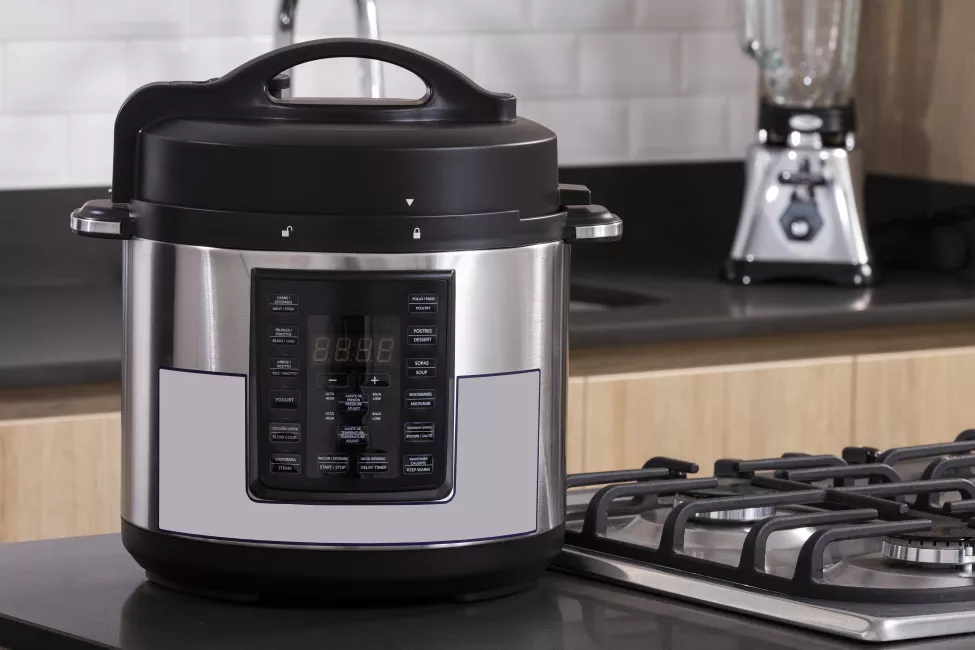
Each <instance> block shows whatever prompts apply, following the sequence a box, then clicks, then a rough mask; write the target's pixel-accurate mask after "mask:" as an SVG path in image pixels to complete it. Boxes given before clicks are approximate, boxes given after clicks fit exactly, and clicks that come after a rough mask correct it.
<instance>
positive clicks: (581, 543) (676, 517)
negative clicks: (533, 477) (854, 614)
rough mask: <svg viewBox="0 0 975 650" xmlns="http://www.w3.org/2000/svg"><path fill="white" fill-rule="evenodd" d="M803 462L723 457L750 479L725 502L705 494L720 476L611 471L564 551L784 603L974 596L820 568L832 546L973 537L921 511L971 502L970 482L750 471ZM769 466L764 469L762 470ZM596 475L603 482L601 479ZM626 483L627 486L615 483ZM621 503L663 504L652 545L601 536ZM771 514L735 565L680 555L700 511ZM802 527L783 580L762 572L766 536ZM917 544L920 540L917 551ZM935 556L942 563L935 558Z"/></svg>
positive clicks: (971, 589)
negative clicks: (840, 580)
mask: <svg viewBox="0 0 975 650" xmlns="http://www.w3.org/2000/svg"><path fill="white" fill-rule="evenodd" d="M811 458H816V457H810V456H806V457H803V456H790V457H787V458H780V459H771V461H768V462H767V461H726V462H724V465H723V469H724V470H725V471H724V472H722V473H721V474H720V475H721V476H722V477H728V476H734V477H736V478H746V477H748V476H750V478H748V479H747V481H745V483H747V484H748V486H749V488H748V490H744V491H750V492H752V493H750V494H744V495H740V494H739V495H735V496H721V495H720V494H718V493H716V492H715V491H716V490H717V491H718V492H720V489H721V482H722V480H724V479H719V478H709V479H687V478H681V479H664V480H640V479H632V478H628V477H627V472H625V471H624V472H619V473H618V474H617V476H616V477H615V481H616V482H617V483H616V484H612V485H607V486H605V487H603V488H601V489H599V490H598V491H597V492H596V493H595V494H594V495H593V496H592V498H591V499H590V501H589V505H588V506H587V508H586V510H585V513H584V518H583V521H582V522H581V523H582V525H581V529H579V530H574V529H570V530H568V531H567V533H566V542H567V544H568V545H569V546H575V547H577V548H580V549H586V550H590V551H595V552H597V553H604V554H607V555H610V556H616V557H619V558H622V559H626V560H628V561H631V562H635V563H637V564H646V565H650V566H657V567H661V568H665V569H673V570H676V571H680V572H686V573H690V574H695V575H699V576H703V577H706V578H711V579H716V580H720V581H724V582H728V583H732V584H742V585H747V586H750V587H754V588H756V589H761V590H765V591H768V592H772V593H780V594H785V595H789V596H793V597H801V598H812V599H824V600H831V601H848V602H875V603H930V602H939V603H941V602H961V601H970V600H975V585H966V586H952V587H937V588H907V587H906V586H903V584H898V585H897V586H894V587H877V586H868V585H866V584H861V583H856V584H852V585H851V584H834V583H831V582H830V581H829V579H828V575H827V574H828V572H829V571H828V570H829V569H831V568H832V565H831V564H829V563H828V562H827V559H826V558H827V548H828V547H829V546H830V545H831V544H835V543H837V542H844V543H847V542H849V543H854V544H856V543H868V542H870V543H876V544H877V546H875V547H874V548H879V547H880V545H881V544H880V543H881V541H882V540H886V541H887V546H888V548H889V549H891V550H890V553H892V554H894V553H902V552H901V551H894V550H893V549H894V548H895V547H906V548H908V549H918V550H929V549H930V548H935V546H933V545H932V544H933V542H932V540H935V539H940V538H943V537H944V535H945V532H946V530H953V531H954V532H956V533H959V534H961V533H962V532H964V534H965V535H967V534H969V533H970V534H971V535H972V536H973V539H975V530H973V529H969V528H968V527H967V526H965V524H966V522H965V521H964V520H962V519H959V518H956V517H951V516H950V514H949V510H948V509H946V508H938V507H931V506H928V503H927V502H928V499H927V497H928V495H935V494H944V493H950V492H960V493H961V495H962V498H963V499H965V500H973V499H975V484H973V483H971V482H969V481H967V480H964V479H959V478H952V479H938V480H927V481H901V482H897V483H891V482H883V483H879V484H876V483H875V484H868V485H856V486H854V487H829V488H821V487H814V486H811V485H809V484H806V483H801V482H797V481H791V480H786V479H782V478H772V477H769V476H766V475H758V476H756V475H755V472H756V471H774V472H777V473H779V475H781V472H782V471H786V470H789V469H801V468H814V467H817V465H815V464H814V463H815V461H811V460H808V459H811ZM828 458H835V457H828ZM772 461H774V462H772ZM790 463H798V464H799V467H790ZM769 464H771V465H772V467H768V465H769ZM819 466H820V467H833V468H834V469H835V471H836V472H839V473H838V474H837V476H838V477H842V479H843V480H844V481H846V480H853V479H855V478H857V476H856V473H855V472H851V471H849V470H847V469H845V468H846V467H847V466H846V465H845V463H843V462H842V461H840V462H839V463H836V462H835V461H827V462H825V463H823V464H821V465H819ZM717 469H718V468H717V467H716V470H717ZM637 471H639V470H637ZM717 473H718V472H717V471H716V474H717ZM743 475H745V476H743ZM816 475H817V476H818V475H819V474H818V473H817V474H816ZM871 477H873V478H875V479H876V478H877V477H878V475H877V474H876V473H869V472H868V473H867V474H865V475H864V476H863V477H861V478H863V479H869V478H871ZM600 478H601V480H602V482H604V483H605V482H606V479H607V476H605V475H603V476H601V477H600ZM881 478H883V477H881ZM631 480H633V481H636V482H631V483H622V484H620V482H622V481H631ZM576 484H577V485H579V484H580V483H578V482H576ZM695 493H696V494H697V495H698V497H699V498H692V499H687V500H685V499H682V498H681V497H680V496H679V495H681V494H683V495H688V496H691V497H693V496H694V495H695ZM706 494H710V495H712V496H705V497H703V498H701V495H706ZM671 499H672V501H671ZM906 500H913V502H914V503H915V504H920V506H921V507H923V508H924V510H918V509H911V508H910V507H909V506H908V504H907V503H905V502H904V501H906ZM622 501H625V502H626V503H627V504H628V509H627V511H626V515H627V516H639V512H640V510H639V509H638V508H642V509H643V510H649V509H660V508H671V509H670V511H669V513H668V514H667V515H666V517H665V519H664V522H663V526H662V530H661V534H660V541H659V545H658V546H657V547H656V548H653V547H649V546H645V545H642V544H639V543H637V542H633V541H623V540H620V539H614V538H613V537H612V535H611V534H610V533H609V530H610V526H609V521H610V519H611V517H614V516H617V515H619V514H620V510H619V507H618V504H619V503H621V502H622ZM614 502H616V505H614ZM671 503H672V505H671ZM775 508H787V509H789V511H790V514H780V515H772V516H768V517H764V518H762V519H760V520H759V521H757V522H755V523H754V524H752V525H751V526H750V527H749V529H748V532H747V534H746V537H745V540H744V544H743V546H742V548H741V554H740V559H739V562H738V565H737V566H731V565H729V564H723V563H718V562H714V561H710V560H708V559H705V558H701V557H696V556H693V555H690V554H685V553H684V538H685V535H686V532H687V526H688V523H689V522H691V521H692V520H694V521H697V520H698V519H697V518H698V517H701V516H702V515H706V514H708V513H713V512H728V511H736V510H738V511H746V510H753V509H766V510H768V509H773V510H774V509H775ZM791 513H795V514H791ZM973 523H975V520H973ZM809 527H811V528H815V529H816V530H815V531H814V532H813V533H812V534H811V535H810V536H809V537H808V538H807V539H806V540H805V542H803V544H802V546H801V548H800V549H799V551H798V556H797V560H796V563H795V571H794V572H793V574H792V575H791V576H781V575H775V574H772V573H768V572H766V571H765V566H766V551H767V549H768V540H769V537H770V536H771V535H772V534H774V533H776V532H780V531H787V530H794V529H798V528H809ZM924 540H927V545H926V544H925V541H924ZM941 541H942V542H943V541H944V540H943V539H941ZM948 541H951V540H948ZM966 541H967V538H966ZM938 548H940V549H941V550H944V549H947V548H952V547H951V546H950V545H949V546H946V547H938ZM967 548H968V547H966V549H967ZM903 555H905V556H909V557H922V555H923V557H925V558H927V557H928V555H924V554H921V553H918V552H914V551H905V552H903ZM876 557H877V561H878V562H880V563H881V564H882V563H883V562H887V561H889V560H887V559H885V558H884V557H883V556H882V554H880V553H878V554H877V555H876ZM945 559H948V557H947V556H945ZM919 570H923V569H922V568H919Z"/></svg>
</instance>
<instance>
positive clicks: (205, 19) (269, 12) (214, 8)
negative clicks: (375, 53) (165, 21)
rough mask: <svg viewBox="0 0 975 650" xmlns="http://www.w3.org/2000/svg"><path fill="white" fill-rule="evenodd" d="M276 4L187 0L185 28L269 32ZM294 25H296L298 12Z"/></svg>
mask: <svg viewBox="0 0 975 650" xmlns="http://www.w3.org/2000/svg"><path fill="white" fill-rule="evenodd" d="M96 1H97V0H96ZM320 1H321V0H311V2H316V3H317V2H320ZM346 1H347V0H346ZM280 4H281V2H280V0H190V11H189V13H188V14H187V17H186V26H187V32H188V33H189V34H192V35H197V36H235V35H238V36H239V35H247V34H250V35H256V34H270V33H271V28H272V27H273V25H274V24H275V17H276V16H277V13H278V6H279V5H280ZM304 4H310V3H309V2H307V1H306V2H305V3H304ZM296 25H297V26H298V28H299V29H300V25H301V16H300V15H299V16H298V22H297V23H296ZM296 31H297V30H296Z"/></svg>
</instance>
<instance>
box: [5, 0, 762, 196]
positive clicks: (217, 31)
mask: <svg viewBox="0 0 975 650" xmlns="http://www.w3.org/2000/svg"><path fill="white" fill-rule="evenodd" d="M741 2H742V0H490V1H488V0H378V7H379V14H380V31H381V32H382V35H383V37H384V38H387V39H388V40H391V41H394V42H398V43H402V44H404V45H407V46H408V47H412V48H415V49H417V50H420V51H422V52H426V53H428V54H430V55H432V56H434V57H436V58H439V59H441V60H443V61H446V62H447V63H449V64H450V65H452V66H454V67H455V68H457V69H458V70H460V71H461V72H463V73H465V74H466V75H468V76H469V77H471V78H472V79H473V80H474V81H475V82H477V83H478V84H480V85H482V86H484V87H485V88H487V89H489V90H495V91H502V92H511V93H513V94H515V95H516V96H517V97H518V100H519V112H520V113H521V114H522V115H525V116H528V117H531V118H533V119H537V120H538V121H539V122H541V123H543V124H545V125H546V126H549V127H550V128H552V129H553V130H555V131H556V132H557V134H558V136H559V151H560V157H561V161H562V163H563V164H570V165H572V164H600V163H613V162H620V161H656V160H686V159H703V158H727V157H732V158H741V157H742V156H743V155H744V151H745V148H746V147H747V145H748V144H749V143H750V142H751V141H752V139H753V138H754V129H755V127H754V120H755V109H756V102H755V95H756V84H757V71H756V69H755V66H754V64H753V63H752V62H751V61H749V60H748V59H747V58H746V57H745V56H743V55H741V54H740V49H739V45H738V37H737V35H736V28H737V25H738V23H739V20H740V14H741V11H742V8H741ZM279 3H280V0H162V1H160V0H91V1H89V2H84V1H83V0H18V1H13V0H0V187H16V186H18V184H20V185H58V184H61V185H64V184H79V183H97V184H99V185H104V184H106V183H108V182H109V176H110V173H111V147H112V143H111V140H112V137H111V136H112V130H113V123H114V114H115V111H116V110H117V108H118V106H119V104H120V103H121V102H122V101H123V100H124V98H125V97H126V96H127V95H128V94H129V93H130V92H131V91H132V90H134V89H135V88H136V87H138V86H140V85H142V84H144V83H148V82H151V81H168V80H174V79H175V80H194V79H206V78H210V77H214V76H220V75H222V74H225V73H226V72H228V71H230V70H231V69H233V68H234V67H236V66H238V65H240V64H241V63H243V62H245V61H246V60H248V59H250V58H253V57H254V56H257V55H259V54H261V53H263V52H265V51H267V50H269V49H270V48H271V46H272V30H273V26H274V21H275V17H276V13H277V9H278V6H279ZM354 29H355V14H354V10H353V3H351V2H349V1H348V0H329V1H325V0H302V1H301V2H300V3H299V6H298V13H297V20H296V29H295V34H296V40H299V41H302V40H307V39H309V38H315V37H319V36H322V35H330V36H348V35H351V34H352V33H353V32H354ZM384 74H385V77H386V84H387V95H389V96H392V97H403V98H414V97H419V96H421V95H422V94H423V92H424V87H423V84H422V83H421V82H420V81H419V79H417V78H416V77H414V76H413V75H412V74H410V73H408V72H405V71H403V70H402V69H400V68H396V67H395V66H390V65H384ZM359 75H360V64H359V62H358V61H355V60H350V59H339V60H333V61H328V62H316V63H312V64H307V65H303V66H300V67H299V69H298V70H297V72H296V75H295V80H294V85H295V87H294V94H295V95H296V96H321V97H339V96H353V97H354V96H359V94H360V87H361V84H360V78H359ZM18 125H22V127H18Z"/></svg>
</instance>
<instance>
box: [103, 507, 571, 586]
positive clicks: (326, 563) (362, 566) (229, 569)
mask: <svg viewBox="0 0 975 650" xmlns="http://www.w3.org/2000/svg"><path fill="white" fill-rule="evenodd" d="M563 537H564V529H563V528H562V527H561V526H560V527H559V528H556V529H553V530H551V531H548V532H546V533H542V534H540V535H534V536H531V537H523V538H518V539H509V540H503V541H498V542H493V543H484V544H473V545H468V546H447V547H439V548H426V549H408V550H374V549H355V550H347V551H346V550H339V551H333V550H323V549H321V548H313V547H308V546H281V545H269V544H264V545H256V544H247V543H241V542H230V541H226V540H215V539H201V538H193V537H184V536H180V535H172V534H166V533H157V532H153V531H149V530H146V529H144V528H139V527H138V526H133V525H132V524H130V523H128V522H127V521H125V520H122V543H123V544H124V545H125V548H126V550H128V552H129V553H130V554H131V555H132V557H134V558H135V560H136V562H138V563H139V565H140V566H142V568H144V569H145V570H146V575H147V577H148V578H149V579H150V580H152V581H153V582H156V583H158V584H160V585H162V586H164V587H167V588H170V589H174V590H177V591H181V592H184V593H189V594H192V595H196V596H204V597H208V598H219V599H225V600H234V601H238V602H258V601H260V602H267V601H288V600H303V601H307V600H316V601H323V602H326V603H327V602H335V603H341V604H348V603H350V602H354V601H360V602H362V601H368V602H370V603H375V602H377V601H378V602H394V601H401V600H407V599H408V600H410V601H415V600H416V599H418V598H428V599H438V598H451V599H456V600H462V601H474V600H484V599H488V598H496V597H500V596H504V595H508V594H511V593H515V592H517V591H521V590H522V589H526V588H528V587H530V586H531V585H533V584H534V583H535V581H536V580H537V579H538V577H539V576H540V575H541V574H542V572H543V571H545V569H546V568H547V567H548V565H549V563H550V562H551V560H552V559H553V558H554V557H555V556H556V554H558V552H559V550H560V549H561V547H562V540H563Z"/></svg>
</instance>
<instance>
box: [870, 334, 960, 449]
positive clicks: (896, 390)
mask: <svg viewBox="0 0 975 650" xmlns="http://www.w3.org/2000/svg"><path fill="white" fill-rule="evenodd" d="M855 395H856V404H855V410H854V413H855V417H854V426H853V440H854V443H855V444H858V445H869V446H871V447H877V448H880V449H888V448H890V447H902V446H905V445H919V444H925V443H933V442H947V441H950V440H953V439H954V437H955V436H956V435H958V433H959V432H960V431H962V430H964V429H971V428H975V347H962V348H949V349H945V350H923V351H914V352H897V353H891V354H872V355H861V356H859V357H857V365H856V386H855Z"/></svg>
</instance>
